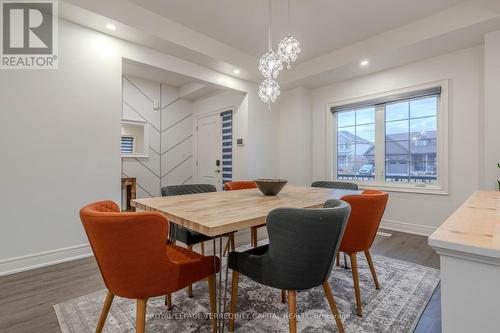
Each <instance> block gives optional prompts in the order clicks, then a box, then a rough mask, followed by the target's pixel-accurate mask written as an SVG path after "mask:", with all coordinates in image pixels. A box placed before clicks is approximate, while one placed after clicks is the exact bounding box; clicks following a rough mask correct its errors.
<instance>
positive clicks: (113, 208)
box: [80, 201, 176, 298]
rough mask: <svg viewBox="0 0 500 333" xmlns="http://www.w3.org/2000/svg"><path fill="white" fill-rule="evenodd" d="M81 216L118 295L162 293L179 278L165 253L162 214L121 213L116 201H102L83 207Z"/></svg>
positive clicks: (165, 228)
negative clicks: (171, 281) (167, 285)
mask: <svg viewBox="0 0 500 333" xmlns="http://www.w3.org/2000/svg"><path fill="white" fill-rule="evenodd" d="M80 219H81V221H82V224H83V227H84V229H85V232H86V233H87V237H88V239H89V242H90V245H91V246H92V250H93V252H94V255H95V258H96V260H97V264H98V265H99V269H100V271H101V275H102V277H103V280H104V283H105V284H106V287H107V288H108V290H109V291H110V292H111V293H113V294H114V295H118V296H121V297H127V298H144V297H150V296H154V295H162V292H163V291H164V290H165V285H166V284H168V283H169V280H170V279H175V278H176V276H174V275H175V274H173V273H174V272H172V271H174V267H173V266H175V265H174V264H173V263H171V262H170V261H169V260H168V257H167V256H166V254H165V240H166V239H167V234H168V223H167V220H166V218H165V216H163V215H162V214H160V213H157V212H147V213H146V212H137V213H132V212H127V213H121V212H120V208H119V207H118V205H117V204H115V203H114V202H112V201H100V202H95V203H92V204H90V205H87V206H85V207H83V208H82V209H81V210H80ZM169 273H170V274H169ZM173 281H174V280H173Z"/></svg>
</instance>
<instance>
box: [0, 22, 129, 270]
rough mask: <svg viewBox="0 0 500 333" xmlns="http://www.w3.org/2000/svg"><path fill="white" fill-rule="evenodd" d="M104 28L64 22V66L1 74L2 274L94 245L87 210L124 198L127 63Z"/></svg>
mask: <svg viewBox="0 0 500 333" xmlns="http://www.w3.org/2000/svg"><path fill="white" fill-rule="evenodd" d="M95 35H96V33H94V32H92V31H90V30H86V29H83V28H80V27H78V26H76V25H72V24H65V23H61V25H60V36H59V69H57V70H2V71H1V72H0V101H1V105H2V106H1V112H0V133H1V134H0V136H1V139H0V156H1V172H0V178H1V181H0V183H1V184H2V191H1V194H0V197H1V198H0V211H1V212H2V218H1V232H0V260H1V261H0V273H2V272H5V271H8V270H11V269H18V268H22V267H23V266H30V265H37V264H40V262H39V261H37V260H35V259H33V258H31V257H28V258H24V259H25V260H24V261H23V260H14V261H13V260H12V258H13V257H19V256H26V255H32V254H40V252H45V251H53V250H56V251H59V250H61V249H64V248H68V247H71V249H66V251H63V252H65V255H68V256H78V255H82V254H85V253H88V252H87V251H88V248H87V247H86V243H87V240H86V237H85V235H84V233H83V230H82V227H81V224H80V221H79V217H78V210H79V208H80V207H82V206H83V205H85V204H87V203H89V202H92V201H95V200H103V199H111V200H115V201H116V202H119V200H120V170H121V165H120V123H121V90H122V89H121V85H122V78H121V72H122V65H121V60H120V59H118V60H117V59H115V58H111V57H109V56H108V54H107V53H106V52H101V50H100V49H97V48H96V46H97V45H96V39H95ZM74 247H76V248H74ZM41 257H43V259H42V261H43V260H60V259H61V257H59V256H58V252H56V253H44V254H43V255H42V256H41ZM8 258H9V259H8ZM2 259H4V260H2ZM6 259H7V260H6Z"/></svg>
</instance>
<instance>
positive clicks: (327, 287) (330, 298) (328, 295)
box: [323, 281, 344, 333]
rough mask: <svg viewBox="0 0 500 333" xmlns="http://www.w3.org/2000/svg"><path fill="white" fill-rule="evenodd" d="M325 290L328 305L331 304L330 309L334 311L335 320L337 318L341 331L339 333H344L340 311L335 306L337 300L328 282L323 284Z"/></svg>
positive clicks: (336, 321)
mask: <svg viewBox="0 0 500 333" xmlns="http://www.w3.org/2000/svg"><path fill="white" fill-rule="evenodd" d="M323 290H324V291H325V295H326V299H327V300H328V304H330V309H331V310H332V314H333V318H335V323H336V324H337V328H338V329H339V333H344V325H342V319H341V318H340V314H339V310H337V305H336V304H335V299H334V298H333V294H332V290H331V289H330V285H329V284H328V281H325V282H323Z"/></svg>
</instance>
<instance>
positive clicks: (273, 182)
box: [254, 179, 288, 195]
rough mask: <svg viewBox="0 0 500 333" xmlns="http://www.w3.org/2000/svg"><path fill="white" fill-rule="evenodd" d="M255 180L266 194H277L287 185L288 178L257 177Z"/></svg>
mask: <svg viewBox="0 0 500 333" xmlns="http://www.w3.org/2000/svg"><path fill="white" fill-rule="evenodd" d="M254 182H255V183H256V184H257V186H258V187H259V190H260V191H261V192H262V194H264V195H277V194H278V193H280V191H281V190H282V189H283V187H285V185H286V183H288V180H285V179H255V180H254Z"/></svg>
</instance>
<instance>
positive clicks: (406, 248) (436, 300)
mask: <svg viewBox="0 0 500 333" xmlns="http://www.w3.org/2000/svg"><path fill="white" fill-rule="evenodd" d="M389 232H390V231H389ZM390 233H392V236H391V237H381V236H377V239H376V240H375V243H374V247H373V248H372V253H373V254H379V255H384V256H387V257H391V258H396V259H401V260H405V261H409V262H414V263H417V264H421V265H425V266H430V267H434V268H439V257H438V255H437V254H436V253H435V252H434V251H433V250H432V249H431V248H430V247H429V246H428V245H427V238H426V237H421V236H415V235H409V234H404V233H399V232H390ZM103 288H104V284H103V283H102V280H101V277H100V275H99V271H98V268H97V265H96V263H95V260H94V259H93V258H86V259H81V260H76V261H72V262H68V263H63V264H59V265H54V266H50V267H46V268H40V269H36V270H32V271H28V272H23V273H18V274H13V275H9V276H5V277H0V332H2V333H26V332H44V333H51V332H60V329H59V324H58V322H57V318H56V314H55V312H54V310H53V307H52V306H53V305H54V304H57V303H60V302H62V301H65V300H68V299H72V298H75V297H78V296H82V295H86V294H89V293H92V292H94V291H97V290H101V289H103ZM415 332H418V333H423V332H426V333H439V332H441V313H440V293H439V288H438V289H437V290H436V292H435V293H434V295H433V298H432V300H431V301H430V302H429V304H428V305H427V308H426V310H425V312H424V314H423V315H422V318H421V319H420V321H419V324H418V327H417V329H416V331H415Z"/></svg>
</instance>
